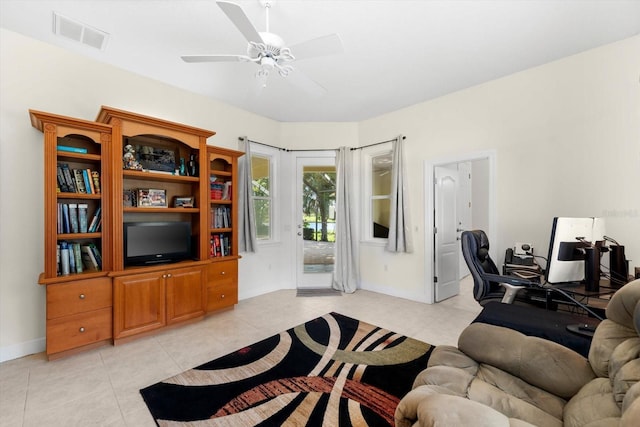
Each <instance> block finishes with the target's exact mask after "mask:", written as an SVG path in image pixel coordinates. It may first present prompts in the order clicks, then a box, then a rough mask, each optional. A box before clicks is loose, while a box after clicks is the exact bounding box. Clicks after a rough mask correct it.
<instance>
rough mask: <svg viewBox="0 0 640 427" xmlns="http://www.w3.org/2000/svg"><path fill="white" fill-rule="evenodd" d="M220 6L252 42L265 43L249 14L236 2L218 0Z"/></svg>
mask: <svg viewBox="0 0 640 427" xmlns="http://www.w3.org/2000/svg"><path fill="white" fill-rule="evenodd" d="M217 3H218V6H220V9H222V11H223V12H224V13H225V15H227V17H228V18H229V19H230V20H231V22H233V24H234V25H235V26H236V28H238V30H239V31H240V32H241V33H242V35H243V36H244V38H245V39H247V41H250V42H257V43H264V41H263V40H262V37H260V34H259V33H258V30H256V27H254V26H253V24H252V23H251V21H249V18H247V15H245V13H244V10H242V8H241V7H240V6H239V5H237V4H235V3H231V2H228V1H218V2H217Z"/></svg>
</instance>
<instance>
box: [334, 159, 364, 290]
mask: <svg viewBox="0 0 640 427" xmlns="http://www.w3.org/2000/svg"><path fill="white" fill-rule="evenodd" d="M336 163H337V164H336V172H337V173H336V174H337V183H336V244H335V265H334V269H333V278H332V281H331V282H332V287H333V288H334V289H337V290H339V291H342V292H347V293H353V292H355V291H356V289H357V288H358V286H359V282H360V266H359V261H358V237H357V226H356V224H355V220H354V218H355V212H356V210H357V205H356V204H355V203H354V202H353V200H354V197H355V194H353V176H352V173H351V171H352V170H353V154H352V151H351V149H349V148H346V147H341V148H340V149H339V150H338V152H337V158H336Z"/></svg>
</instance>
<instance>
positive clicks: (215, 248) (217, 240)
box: [209, 233, 231, 257]
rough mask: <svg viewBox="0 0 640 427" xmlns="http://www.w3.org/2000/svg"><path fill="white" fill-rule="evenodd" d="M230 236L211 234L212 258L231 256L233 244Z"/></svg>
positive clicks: (210, 251)
mask: <svg viewBox="0 0 640 427" xmlns="http://www.w3.org/2000/svg"><path fill="white" fill-rule="evenodd" d="M230 242H231V241H230V240H229V236H228V235H226V234H224V233H220V234H211V238H210V239H209V255H210V256H212V257H223V256H228V255H230V254H231V244H230Z"/></svg>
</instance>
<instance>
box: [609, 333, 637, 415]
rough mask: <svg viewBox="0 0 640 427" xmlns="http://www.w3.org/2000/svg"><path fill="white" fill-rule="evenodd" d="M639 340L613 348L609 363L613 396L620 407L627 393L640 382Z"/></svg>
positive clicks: (632, 340) (626, 342)
mask: <svg viewBox="0 0 640 427" xmlns="http://www.w3.org/2000/svg"><path fill="white" fill-rule="evenodd" d="M639 357H640V338H633V339H629V340H627V341H625V342H623V343H621V344H620V345H619V346H617V347H616V348H615V350H614V351H613V354H612V356H611V361H610V362H609V379H610V381H611V385H612V387H613V396H614V398H615V400H616V402H617V403H618V406H622V401H623V399H624V396H625V395H626V393H627V391H628V390H629V389H630V388H631V387H632V386H633V385H634V384H636V383H637V382H638V381H640V359H639Z"/></svg>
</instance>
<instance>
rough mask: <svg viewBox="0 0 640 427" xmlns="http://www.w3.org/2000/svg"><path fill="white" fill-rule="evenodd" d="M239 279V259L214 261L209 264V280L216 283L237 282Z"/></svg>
mask: <svg viewBox="0 0 640 427" xmlns="http://www.w3.org/2000/svg"><path fill="white" fill-rule="evenodd" d="M237 280H238V261H235V260H233V261H223V262H212V263H211V264H210V265H209V271H208V277H207V281H208V282H209V283H210V284H214V283H224V282H226V283H236V282H237Z"/></svg>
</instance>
